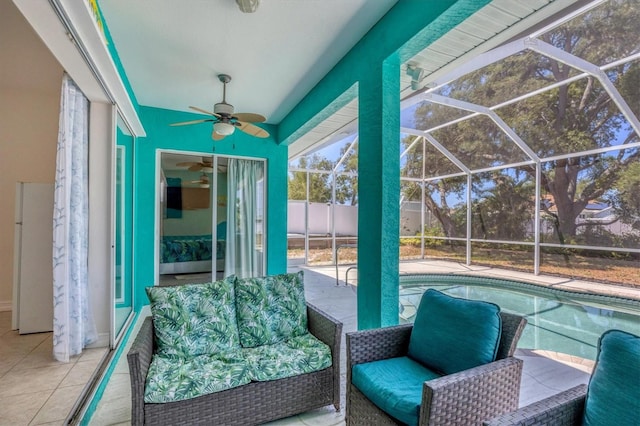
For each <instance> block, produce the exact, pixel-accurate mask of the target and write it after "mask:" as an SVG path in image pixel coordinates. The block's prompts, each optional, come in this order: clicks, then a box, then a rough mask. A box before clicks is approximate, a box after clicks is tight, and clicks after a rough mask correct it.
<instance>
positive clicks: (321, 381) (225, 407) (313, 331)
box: [127, 273, 342, 426]
mask: <svg viewBox="0 0 640 426" xmlns="http://www.w3.org/2000/svg"><path fill="white" fill-rule="evenodd" d="M283 278H284V279H283ZM239 281H240V282H237V283H236V284H235V288H236V290H238V289H240V291H236V292H235V295H238V294H241V292H242V291H244V290H242V289H249V290H248V291H245V293H251V292H255V291H256V290H258V292H259V291H261V287H262V288H266V289H267V290H266V292H267V293H270V294H268V303H269V305H270V307H268V308H266V309H267V310H268V309H280V310H283V306H282V303H281V302H279V301H278V300H277V298H276V301H275V302H274V298H273V295H274V292H276V293H277V291H278V289H276V290H274V291H271V292H270V290H269V289H270V288H271V289H272V290H273V288H274V286H278V285H280V283H281V282H282V281H287V282H289V283H291V282H294V283H297V284H296V285H295V286H296V287H297V290H298V291H299V290H300V288H301V285H302V284H301V283H302V275H301V273H299V274H283V275H281V276H273V277H265V278H254V279H251V280H250V281H251V282H249V281H247V280H245V281H244V282H243V281H242V280H239ZM274 282H276V284H273V283H274ZM209 285H211V283H210V284H209ZM187 286H193V288H196V287H197V286H206V284H205V285H201V284H197V285H195V284H194V285H187ZM156 288H157V287H154V289H156ZM280 290H282V288H280ZM285 291H286V290H285ZM148 294H150V293H149V291H148ZM302 294H304V293H303V292H302ZM235 295H234V298H235ZM298 296H299V295H298ZM154 297H156V298H157V295H150V298H154ZM171 297H174V296H173V295H171ZM189 299H190V303H192V308H193V306H195V305H198V306H200V307H201V305H202V302H197V303H196V302H193V296H189ZM294 299H295V298H294ZM236 302H237V301H236V300H233V303H231V305H233V306H232V307H233V310H236V306H235V304H236ZM289 302H290V300H289ZM156 303H157V304H159V302H158V301H157V300H156ZM295 303H303V304H304V306H305V309H304V311H305V312H304V315H303V317H304V318H303V320H304V322H303V324H304V326H305V327H306V328H307V331H308V333H307V334H308V335H309V336H310V337H309V338H310V339H311V338H315V339H317V340H319V341H320V342H322V344H324V345H326V346H328V348H329V349H330V354H331V358H330V365H329V366H328V367H326V368H322V369H320V370H318V371H311V372H308V373H301V374H295V375H287V377H280V376H282V374H281V370H287V368H289V367H291V365H289V366H287V365H284V364H282V363H284V362H286V360H288V359H291V356H290V355H291V354H293V356H294V357H297V356H299V351H298V350H297V349H296V348H295V347H294V349H290V348H289V347H287V346H282V345H283V344H284V343H286V340H285V341H279V342H277V343H275V344H273V345H269V344H264V345H261V344H260V342H257V343H256V342H255V341H254V342H249V340H247V339H249V338H251V337H255V338H257V339H258V340H260V339H263V340H264V338H265V336H264V335H263V334H261V333H258V332H256V330H255V329H253V330H249V332H250V334H249V335H246V336H245V339H244V340H242V338H241V339H240V341H241V342H243V343H244V344H247V345H249V346H251V347H240V348H239V349H238V350H237V351H236V349H233V354H234V356H235V357H236V358H237V359H240V361H242V362H244V361H246V362H247V365H244V364H241V366H240V367H238V364H237V363H236V364H233V365H232V364H228V365H230V367H228V368H226V367H223V369H226V370H229V371H230V370H233V369H235V370H237V371H238V374H239V375H243V374H245V373H246V374H248V377H249V379H250V381H249V380H246V381H248V383H244V384H243V383H240V384H236V385H234V386H233V387H231V388H228V389H224V390H219V391H213V392H207V393H206V394H203V395H200V396H195V397H189V398H186V399H181V400H175V401H170V402H160V403H158V402H149V401H148V399H149V398H150V397H151V398H153V397H158V395H160V397H161V399H162V397H163V395H162V393H163V392H166V393H167V394H169V395H168V396H167V398H172V397H175V395H174V394H175V393H177V392H179V391H180V389H179V388H180V386H177V387H176V386H173V384H172V383H169V384H164V385H162V384H161V385H159V384H158V383H156V382H154V379H153V378H151V375H153V374H154V373H153V371H150V370H153V369H154V366H153V365H152V364H153V362H154V361H156V358H154V356H156V357H160V356H165V355H163V354H159V348H158V343H159V341H160V344H162V338H163V337H162V334H160V337H159V335H158V330H157V329H156V328H155V327H154V325H156V323H161V322H163V321H164V320H165V318H163V317H162V316H160V315H159V314H158V313H154V301H153V300H152V313H154V316H153V318H152V317H148V318H146V319H145V320H144V323H143V325H142V327H141V329H140V331H139V333H138V335H137V336H136V339H135V341H134V342H133V344H132V346H131V349H130V350H129V352H128V355H127V358H128V362H129V371H130V377H131V392H132V424H134V425H142V424H162V425H171V424H180V425H197V424H201V425H205V424H206V425H243V426H244V425H257V424H262V423H265V422H268V421H272V420H276V419H279V418H283V417H287V416H291V415H294V414H298V413H301V412H304V411H308V410H311V409H314V408H319V407H323V406H325V405H329V404H333V405H334V407H335V409H336V410H339V409H340V405H339V404H340V372H339V365H340V340H341V338H340V335H341V332H342V324H341V323H340V322H339V321H337V320H335V319H334V318H331V317H330V316H329V315H327V314H325V313H324V312H322V311H320V310H319V309H317V308H315V307H314V306H312V305H310V304H306V302H305V301H304V299H302V300H301V299H300V298H299V297H298V298H297V302H295ZM285 304H286V303H285ZM278 305H281V306H278ZM200 307H197V308H196V310H197V309H200ZM237 308H238V311H240V310H241V309H242V306H241V305H238V307H237ZM284 309H285V310H286V309H295V307H293V308H292V307H291V306H288V307H286V308H284ZM244 311H245V313H248V314H249V315H251V312H253V313H254V314H256V315H257V316H258V317H254V318H253V319H252V320H251V321H252V322H251V324H253V325H255V323H256V321H255V320H256V318H257V322H260V320H261V319H262V320H265V321H269V320H270V319H269V318H267V317H266V316H265V315H264V314H265V313H264V312H260V310H259V309H256V307H255V306H248V308H247V307H245V309H244ZM272 313H273V312H268V313H267V314H268V315H271V314H272ZM197 315H198V313H197V312H196V313H195V314H194V312H193V309H192V311H191V312H190V315H189V317H190V318H193V317H194V316H197ZM237 315H238V319H237V321H238V322H241V321H242V319H241V317H242V315H243V314H241V313H238V314H237ZM260 316H261V317H260ZM276 316H277V315H276ZM245 319H246V318H245ZM209 323H210V322H209ZM301 324H302V323H301ZM263 325H264V324H263ZM290 325H291V324H288V325H286V326H284V327H281V328H284V329H286V330H289V331H290V329H291V328H292V327H290ZM298 325H300V324H298ZM268 326H269V327H271V329H272V330H275V329H274V328H273V327H274V325H273V324H270V325H269V324H268ZM293 328H295V327H293ZM239 329H241V327H239ZM218 331H219V330H218ZM244 332H245V333H246V332H247V330H244ZM251 333H253V334H251ZM229 334H232V333H228V332H227V331H226V330H225V332H224V333H220V335H221V339H222V340H224V339H226V337H224V336H223V335H229ZM240 334H242V331H241V332H240ZM276 334H277V332H276ZM307 334H305V335H303V336H301V337H300V336H298V337H293V338H291V339H293V340H295V339H298V338H306V336H307ZM247 336H248V337H247ZM232 337H233V339H236V338H235V336H232ZM271 337H273V336H271ZM275 337H278V336H275ZM280 337H281V336H280ZM266 338H269V336H266ZM233 339H232V340H233ZM275 340H278V339H275ZM283 342H284V343H283ZM278 345H281V346H278ZM290 346H291V345H290ZM269 348H273V349H274V350H272V351H270V350H269ZM282 348H284V349H282ZM283 351H284V352H283ZM261 353H264V359H260V354H261ZM269 354H271V355H269ZM203 356H204V357H207V356H209V355H198V356H196V357H195V358H194V359H199V358H202V357H203ZM213 358H214V359H216V360H219V359H220V357H218V356H217V355H213ZM227 358H230V359H231V358H233V357H231V356H230V357H226V358H225V357H222V359H225V360H226V359H227ZM167 359H168V360H169V362H170V363H171V362H174V363H175V370H179V369H181V368H182V367H183V362H184V360H182V359H179V358H177V357H175V356H173V358H171V356H170V357H169V358H167ZM205 359H206V358H205ZM283 359H284V360H285V361H283ZM240 361H239V362H240ZM313 361H317V360H311V361H309V360H301V361H299V364H300V365H303V364H304V365H303V368H304V367H305V366H308V365H310V364H313ZM186 362H187V363H188V362H189V361H188V360H187V361H186ZM297 366H298V365H295V366H293V368H295V367H297ZM254 370H255V371H254ZM170 373H171V374H174V373H175V374H174V376H173V377H178V379H176V380H179V381H180V380H181V381H182V382H186V383H187V384H188V382H189V381H190V380H192V381H193V382H194V383H197V382H198V381H199V380H201V379H202V376H204V375H206V374H199V373H198V374H193V377H187V380H185V377H184V376H185V375H187V376H189V372H188V370H187V373H183V372H175V371H171V372H170ZM223 373H224V371H223ZM285 375H286V374H285ZM228 379H229V378H228V377H227V378H226V379H225V380H227V381H228ZM223 381H224V380H223ZM210 382H211V381H210ZM209 384H210V386H209V388H207V389H208V390H209V391H210V390H211V389H212V387H213V388H215V387H216V386H218V385H217V384H216V383H209ZM150 389H151V391H150ZM176 389H178V390H176ZM187 392H188V391H187Z"/></svg>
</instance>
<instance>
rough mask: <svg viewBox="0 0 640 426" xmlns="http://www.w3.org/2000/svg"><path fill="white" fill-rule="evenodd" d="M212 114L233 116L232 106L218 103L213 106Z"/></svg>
mask: <svg viewBox="0 0 640 426" xmlns="http://www.w3.org/2000/svg"><path fill="white" fill-rule="evenodd" d="M213 112H215V113H216V114H221V115H232V114H233V105H229V104H228V103H226V102H220V103H217V104H215V105H214V106H213Z"/></svg>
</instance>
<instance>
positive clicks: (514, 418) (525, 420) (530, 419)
mask: <svg viewBox="0 0 640 426" xmlns="http://www.w3.org/2000/svg"><path fill="white" fill-rule="evenodd" d="M586 395H587V385H579V386H576V387H573V388H571V389H568V390H566V391H564V392H560V393H558V394H556V395H553V396H550V397H549V398H546V399H543V400H540V401H538V402H534V403H533V404H531V405H527V406H526V407H523V408H521V409H519V410H517V411H513V412H511V413H507V414H503V415H501V416H498V417H496V418H494V419H491V420H490V421H487V422H484V425H485V426H506V425H514V426H515V425H522V426H525V425H526V426H529V425H531V426H533V425H554V426H573V425H580V424H582V415H583V414H584V403H585V399H586Z"/></svg>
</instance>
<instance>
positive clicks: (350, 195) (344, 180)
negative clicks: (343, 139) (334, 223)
mask: <svg viewBox="0 0 640 426" xmlns="http://www.w3.org/2000/svg"><path fill="white" fill-rule="evenodd" d="M350 145H351V144H348V143H347V144H345V145H343V146H342V148H341V149H340V157H339V158H342V157H343V156H344V160H343V161H342V164H341V166H340V167H339V169H338V170H336V175H335V176H336V203H339V204H348V205H351V206H355V205H357V204H358V143H357V142H356V143H355V144H354V145H353V149H352V150H350V151H349V152H347V150H348V149H349V146H350Z"/></svg>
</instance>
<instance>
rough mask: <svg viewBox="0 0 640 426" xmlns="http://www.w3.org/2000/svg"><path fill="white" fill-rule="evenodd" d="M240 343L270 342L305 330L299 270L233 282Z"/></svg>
mask: <svg viewBox="0 0 640 426" xmlns="http://www.w3.org/2000/svg"><path fill="white" fill-rule="evenodd" d="M235 291H236V313H237V316H238V332H239V334H240V344H241V345H242V346H243V347H245V348H253V347H256V346H262V345H272V344H274V343H278V342H281V341H283V340H286V339H289V338H291V337H295V336H300V335H303V334H306V333H307V305H306V301H305V298H304V284H303V275H302V271H300V272H297V273H295V274H281V275H272V276H268V277H261V278H243V279H237V281H236V287H235Z"/></svg>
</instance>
